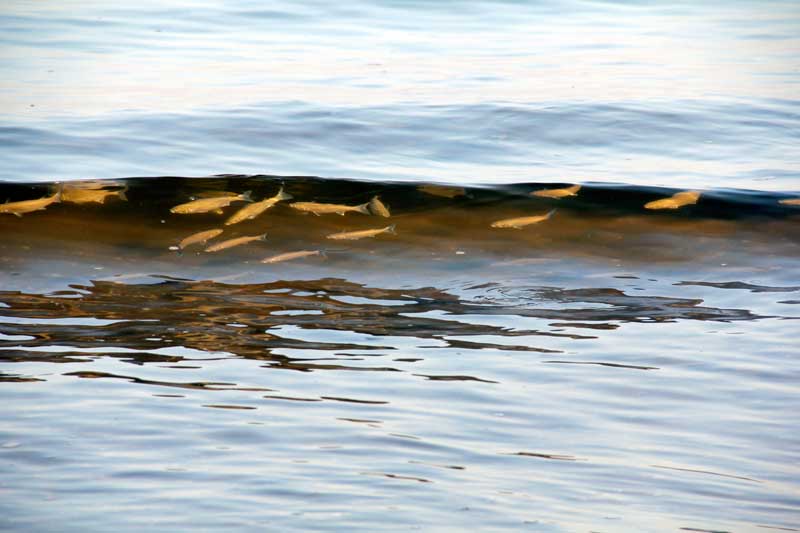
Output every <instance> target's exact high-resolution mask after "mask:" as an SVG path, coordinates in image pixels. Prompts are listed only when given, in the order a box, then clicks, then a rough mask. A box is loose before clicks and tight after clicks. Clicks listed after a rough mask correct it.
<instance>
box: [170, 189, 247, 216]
mask: <svg viewBox="0 0 800 533" xmlns="http://www.w3.org/2000/svg"><path fill="white" fill-rule="evenodd" d="M238 201H242V202H252V201H253V199H252V197H251V196H250V191H246V192H243V193H242V194H237V195H236V196H221V197H217V198H200V199H199V200H192V201H191V202H186V203H185V204H179V205H176V206H175V207H173V208H172V209H170V212H171V213H178V214H180V215H191V214H195V213H208V212H210V211H213V212H215V213H218V214H222V208H223V207H228V206H229V205H230V204H232V203H233V202H238Z"/></svg>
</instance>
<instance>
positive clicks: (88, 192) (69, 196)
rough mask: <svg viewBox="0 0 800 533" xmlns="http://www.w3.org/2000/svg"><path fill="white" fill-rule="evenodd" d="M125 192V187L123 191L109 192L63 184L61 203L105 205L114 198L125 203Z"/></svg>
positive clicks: (96, 188)
mask: <svg viewBox="0 0 800 533" xmlns="http://www.w3.org/2000/svg"><path fill="white" fill-rule="evenodd" d="M127 190H128V187H127V186H126V187H125V188H123V189H117V190H109V189H104V188H98V187H83V186H75V185H73V184H65V185H64V186H63V188H62V189H61V201H62V202H69V203H73V204H88V203H97V204H104V203H106V199H107V198H111V197H114V196H116V197H117V198H119V199H120V200H123V201H127V200H128V197H127V196H126V195H125V192H126V191H127Z"/></svg>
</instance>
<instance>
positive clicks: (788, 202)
mask: <svg viewBox="0 0 800 533" xmlns="http://www.w3.org/2000/svg"><path fill="white" fill-rule="evenodd" d="M779 203H781V204H783V205H800V198H786V199H785V200H779Z"/></svg>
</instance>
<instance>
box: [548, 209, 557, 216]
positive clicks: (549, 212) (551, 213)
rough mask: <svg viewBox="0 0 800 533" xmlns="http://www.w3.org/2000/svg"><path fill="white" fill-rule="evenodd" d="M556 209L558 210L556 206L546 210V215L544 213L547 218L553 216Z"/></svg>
mask: <svg viewBox="0 0 800 533" xmlns="http://www.w3.org/2000/svg"><path fill="white" fill-rule="evenodd" d="M556 211H558V208H553V209H551V210H550V211H548V212H547V215H546V216H547V218H550V217H552V216H553V215H554V214H555V213H556Z"/></svg>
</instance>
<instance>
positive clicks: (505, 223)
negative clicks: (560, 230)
mask: <svg viewBox="0 0 800 533" xmlns="http://www.w3.org/2000/svg"><path fill="white" fill-rule="evenodd" d="M555 212H556V210H555V209H552V210H550V211H548V212H547V213H545V214H544V215H534V216H530V217H516V218H504V219H503V220H498V221H496V222H492V227H493V228H514V229H522V228H524V227H525V226H530V225H531V224H538V223H539V222H543V221H545V220H547V219H549V218H550V217H552V216H553V213H555Z"/></svg>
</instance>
